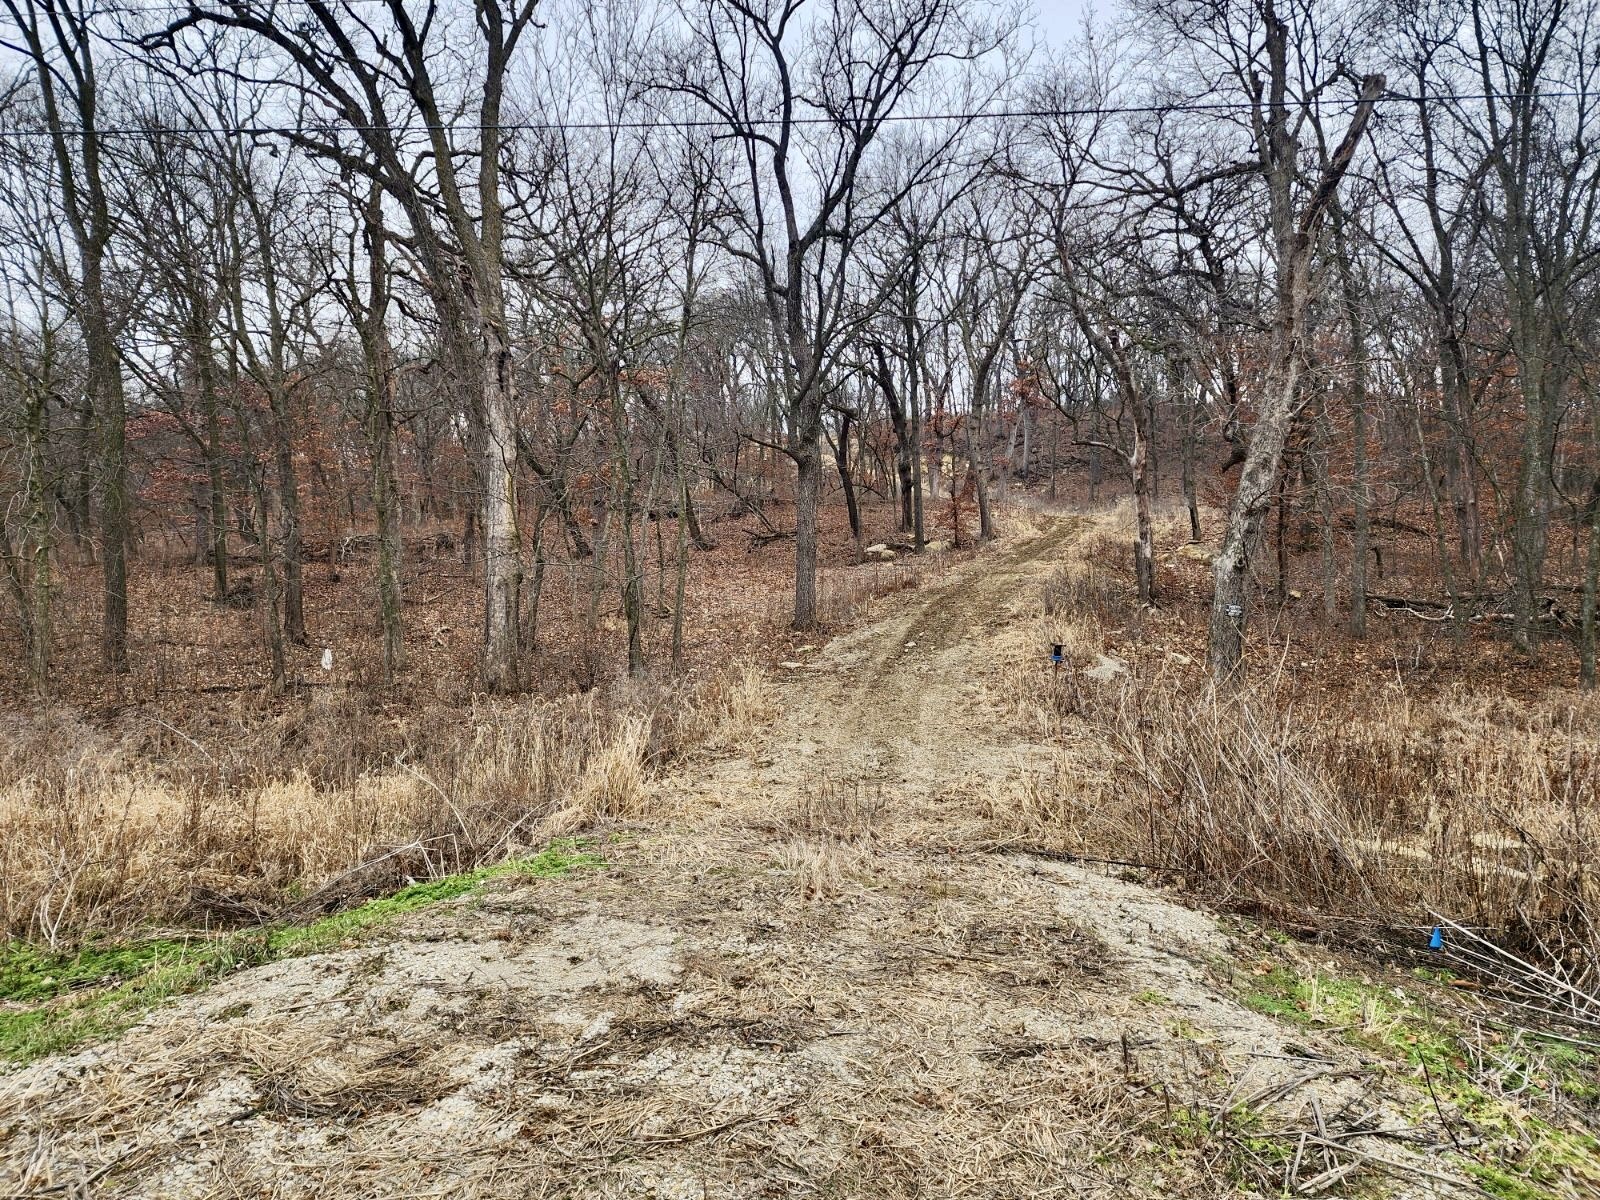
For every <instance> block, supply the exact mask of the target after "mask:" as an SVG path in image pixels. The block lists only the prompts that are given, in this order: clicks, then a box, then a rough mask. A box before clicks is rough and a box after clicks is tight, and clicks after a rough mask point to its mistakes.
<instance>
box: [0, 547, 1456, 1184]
mask: <svg viewBox="0 0 1600 1200" xmlns="http://www.w3.org/2000/svg"><path fill="white" fill-rule="evenodd" d="M1079 528H1080V526H1079V523H1078V522H1077V521H1076V520H1075V519H1073V518H1070V517H1044V516H1040V517H1038V518H1035V519H1033V521H1032V524H1031V527H1030V528H1026V529H1023V530H1019V531H1017V532H1015V533H1013V534H1012V535H1010V536H1008V537H1007V538H1006V539H1005V540H1004V541H1003V542H1002V543H1001V544H1000V545H999V546H997V547H995V548H993V549H991V550H989V551H987V552H986V553H984V554H983V555H981V556H979V557H978V558H977V559H975V560H974V561H972V562H971V563H968V564H965V565H963V566H961V567H959V568H956V569H953V570H951V571H949V572H947V573H946V574H944V575H943V576H942V577H940V578H938V579H937V580H935V581H933V582H929V583H927V584H925V585H924V586H923V587H921V588H920V589H918V590H915V591H912V592H908V593H904V594H901V595H898V596H895V597H892V598H890V599H889V600H886V601H882V602H880V603H879V604H878V606H877V608H876V611H875V612H873V613H872V614H870V615H869V617H868V618H867V619H865V620H864V621H862V622H861V623H860V624H859V625H858V626H857V627H856V628H855V629H853V630H852V631H850V632H848V633H847V634H845V635H843V636H841V637H839V638H836V639H835V640H834V641H833V642H832V643H830V644H829V645H828V646H827V647H826V648H825V649H815V650H808V651H806V652H804V653H803V654H802V655H801V656H800V657H799V658H798V659H796V660H794V661H796V662H799V663H801V665H798V666H791V667H786V668H784V670H783V673H782V675H781V677H780V678H779V679H778V681H777V684H778V689H779V692H780V706H781V713H780V715H779V716H778V717H776V718H775V719H774V721H773V722H772V724H771V726H770V728H768V729H766V730H764V731H760V732H759V733H754V732H753V733H752V737H751V747H750V749H749V752H748V753H747V754H743V755H740V756H738V757H733V758H723V759H720V760H715V761H706V762H701V763H698V764H695V765H694V766H693V767H692V768H690V769H686V770H684V771H683V772H682V773H681V774H680V775H679V776H678V777H676V778H673V779H669V780H667V781H666V782H665V783H664V784H663V785H662V796H661V803H660V811H662V812H664V813H668V814H672V815H671V816H670V818H668V819H666V820H665V821H663V822H662V823H658V824H656V825H653V826H650V827H645V828H636V829H630V830H625V831H619V833H618V834H615V835H613V837H612V840H611V841H610V842H608V843H607V844H606V845H605V846H604V847H603V852H604V853H605V855H606V857H607V859H608V862H609V864H610V865H609V866H608V868H607V869H605V870H603V871H597V872H593V873H590V874H586V875H583V876H581V877H573V878H569V879H567V880H562V881H555V882H549V881H546V882H529V883H524V884H516V883H512V884H508V885H506V886H503V887H499V888H496V889H494V890H491V891H489V892H487V893H486V894H483V895H478V896H474V897H470V898H468V899H467V900H464V901H462V902H458V903H455V904H452V905H449V906H444V907H440V908H436V909H433V910H429V911H428V912H426V913H424V914H422V915H420V916H418V917H416V918H415V919H413V920H411V921H410V922H409V923H408V924H406V925H405V926H404V927H403V928H401V929H398V930H394V931H390V932H389V933H387V934H385V935H383V937H382V939H381V940H378V941H375V942H373V943H371V944H365V945H361V946H356V947H351V948H348V949H343V950H340V951H337V952H335V953H330V954H324V955H318V956H313V957H308V958H302V959H297V960H292V961H286V962H280V963H277V964H274V965H272V966H269V967H265V968H261V969H258V970H254V971H249V972H245V973H241V974H238V975H235V976H233V977H231V978H229V979H228V980H226V981H225V982H223V983H222V984H220V985H218V986H217V987H214V988H213V989H211V990H210V991H208V992H206V993H205V994H203V995H200V996H196V997H193V998H190V999H188V1000H186V1001H184V1002H181V1003H178V1004H175V1005H173V1006H171V1007H169V1008H166V1009H164V1010H162V1011H160V1012H159V1013H157V1014H155V1015H154V1016H153V1017H152V1018H151V1019H149V1020H148V1021H146V1022H145V1024H143V1025H142V1026H140V1027H139V1028H137V1029H135V1030H133V1031H131V1032H130V1033H128V1034H127V1035H126V1036H124V1037H123V1038H122V1039H121V1040H119V1041H118V1042H116V1043H115V1044H112V1045H108V1046H103V1047H99V1048H95V1049H92V1050H89V1051H86V1052H83V1053H80V1054H77V1055H73V1056H71V1057H66V1058H62V1059H58V1060H54V1061H50V1062H46V1063H42V1064H39V1065H36V1066H34V1067H32V1068H30V1069H28V1070H26V1071H23V1072H20V1073H17V1074H15V1075H12V1076H10V1077H7V1078H4V1079H0V1160H3V1164H4V1165H3V1166H0V1191H3V1192H8V1193H19V1194H23V1195H38V1196H44V1195H53V1196H78V1195H90V1194H93V1195H105V1196H144V1197H174V1198H178V1197H183V1198H191V1197H193V1198H199V1197H235V1196H251V1197H256V1196H261V1197H265V1196H271V1197H358V1196H361V1197H365V1196H386V1197H387V1196H394V1197H400V1196H459V1197H468V1196H472V1197H503V1196H584V1197H603V1196H638V1197H651V1196H653V1197H682V1198H688V1197H762V1196H884V1197H897V1196H907V1197H910V1196H981V1197H1004V1196H1017V1197H1021V1196H1028V1197H1038V1196H1049V1195H1070V1196H1091V1197H1100V1196H1104V1197H1108V1198H1109V1197H1125V1196H1129V1195H1162V1196H1167V1195H1170V1196H1187V1195H1193V1196H1210V1195H1216V1194H1218V1192H1219V1190H1221V1189H1226V1190H1229V1191H1232V1192H1233V1193H1234V1194H1238V1193H1239V1191H1241V1190H1243V1191H1244V1192H1245V1193H1246V1194H1249V1191H1250V1189H1251V1187H1252V1186H1253V1185H1252V1184H1251V1183H1250V1182H1249V1178H1248V1173H1246V1174H1245V1175H1244V1176H1241V1175H1240V1173H1239V1168H1238V1165H1237V1164H1236V1163H1233V1162H1232V1161H1231V1160H1230V1159H1229V1158H1228V1155H1229V1153H1230V1151H1229V1150H1228V1147H1229V1146H1231V1145H1234V1144H1235V1142H1234V1141H1230V1140H1229V1139H1227V1138H1225V1137H1222V1136H1219V1135H1217V1133H1216V1132H1215V1130H1216V1125H1217V1121H1218V1120H1219V1119H1220V1120H1223V1121H1226V1120H1227V1118H1226V1117H1220V1118H1219V1116H1218V1114H1226V1113H1230V1112H1237V1111H1249V1112H1252V1113H1256V1114H1261V1115H1260V1116H1259V1117H1258V1118H1253V1119H1259V1120H1261V1121H1263V1122H1266V1121H1269V1120H1270V1122H1273V1123H1275V1126H1276V1125H1284V1124H1291V1125H1292V1124H1293V1123H1294V1122H1295V1121H1301V1122H1302V1123H1303V1125H1304V1126H1305V1128H1307V1129H1312V1130H1316V1129H1321V1130H1324V1131H1327V1130H1329V1129H1335V1130H1348V1129H1351V1128H1366V1129H1381V1128H1382V1127H1383V1126H1384V1125H1385V1123H1386V1122H1387V1123H1394V1122H1398V1121H1399V1120H1400V1118H1399V1116H1398V1115H1397V1114H1396V1113H1395V1112H1393V1111H1391V1109H1390V1106H1389V1105H1386V1104H1385V1102H1384V1100H1383V1098H1382V1097H1381V1096H1379V1095H1377V1094H1375V1093H1374V1091H1373V1087H1374V1085H1373V1083H1372V1081H1371V1079H1370V1077H1369V1074H1368V1073H1367V1072H1364V1071H1363V1070H1362V1064H1361V1063H1360V1062H1359V1061H1358V1060H1357V1058H1356V1057H1355V1056H1354V1055H1353V1054H1352V1052H1351V1051H1350V1050H1348V1049H1347V1048H1344V1047H1341V1046H1337V1045H1334V1044H1331V1043H1328V1044H1324V1043H1322V1042H1319V1041H1318V1042H1314V1041H1313V1040H1312V1039H1310V1038H1309V1037H1308V1035H1307V1034H1306V1033H1305V1032H1304V1031H1303V1030H1298V1029H1291V1028H1289V1027H1287V1026H1280V1025H1279V1024H1278V1023H1277V1022H1275V1021H1274V1020H1272V1019H1270V1018H1268V1017H1264V1016H1261V1015H1259V1014H1257V1013H1255V1012H1253V1011H1251V1010H1249V1009H1247V1008H1245V1007H1243V1006H1242V1005H1241V1004H1240V1003H1239V1002H1238V1001H1237V1000H1236V999H1235V998H1234V997H1235V995H1236V989H1235V988H1234V987H1233V986H1231V985H1230V984H1229V982H1228V980H1229V976H1230V975H1232V974H1234V973H1235V972H1237V971H1241V970H1245V971H1247V970H1248V968H1247V967H1241V966H1240V965H1239V957H1240V954H1241V950H1240V948H1239V947H1238V946H1236V945H1235V944H1233V942H1232V940H1231V939H1230V937H1229V935H1228V934H1227V933H1226V932H1225V930H1224V928H1223V927H1222V926H1221V925H1219V923H1218V922H1217V921H1216V920H1214V919H1212V918H1211V917H1210V916H1208V915H1206V914H1204V913H1200V912H1196V911H1194V910H1192V909H1190V908H1187V907H1184V906H1182V905H1181V904H1179V903H1177V902H1176V901H1175V900H1174V899H1172V898H1170V897H1168V896H1166V895H1164V894H1162V893H1159V892H1156V891H1153V890H1150V889H1149V888H1146V887H1144V886H1141V885H1140V884H1138V883H1134V882H1128V881H1125V880H1123V879H1120V878H1116V877H1113V876H1109V875H1107V874H1104V873H1101V872H1098V871H1094V870H1090V869H1086V868H1080V867H1075V866H1071V865H1067V864H1063V863H1059V862H1047V861H1043V860H1040V859H1037V858H1033V857H1030V856H1028V855H1026V854H1018V853H1008V852H1006V851H1005V850H1003V849H997V848H996V847H995V846H994V845H993V843H992V841H990V842H987V843H986V842H985V841H984V839H982V838H981V837H979V836H977V831H978V830H980V829H981V828H982V827H983V824H984V814H985V813H987V812H990V811H992V810H993V809H994V807H995V806H998V805H1003V804H1005V803H1006V802H1007V799H1008V797H1009V796H1011V795H1013V794H1014V793H1015V792H1016V791H1017V790H1018V789H1022V788H1025V787H1026V786H1027V785H1028V783H1029V781H1030V779H1032V778H1034V777H1035V776H1036V775H1037V774H1038V773H1040V772H1043V771H1044V770H1046V769H1047V766H1048V761H1047V760H1048V756H1047V754H1046V751H1045V748H1044V747H1040V746H1036V745H1033V744H1030V743H1029V741H1028V740H1027V739H1026V737H1025V736H1024V735H1023V734H1022V733H1021V732H1020V727H1019V723H1018V722H1017V720H1016V719H1014V718H1013V717H1011V716H1009V715H1008V713H1009V712H1010V711H1011V710H1010V708H1009V706H1008V705H1007V704H1006V702H1005V701H1006V697H1005V696H1004V695H1003V694H1002V693H1001V691H1000V690H999V688H998V687H997V685H996V681H997V680H1002V679H1004V678H1007V677H1013V678H1014V673H1015V666H1016V664H1017V663H1018V662H1022V663H1031V662H1033V661H1037V662H1038V664H1039V667H1038V669H1040V670H1048V669H1049V667H1048V665H1047V664H1046V663H1045V661H1044V654H1045V653H1046V651H1047V647H1045V646H1043V645H1038V644H1035V642H1036V640H1037V637H1038V633H1039V626H1038V622H1037V621H1036V619H1035V618H1034V617H1033V614H1034V613H1036V612H1037V609H1038V601H1037V595H1038V591H1037V588H1038V582H1039V579H1040V577H1041V576H1042V575H1043V574H1044V573H1045V572H1047V571H1048V569H1049V567H1050V565H1051V564H1052V562H1053V561H1055V559H1056V557H1057V556H1058V555H1059V554H1060V553H1061V551H1062V548H1063V547H1064V546H1065V545H1066V544H1068V543H1069V541H1070V539H1071V538H1072V537H1073V536H1074V534H1075V532H1076V531H1077V530H1078V529H1079ZM1005 667H1009V668H1010V673H1009V675H1008V671H1007V670H1003V669H1002V668H1005ZM1185 1130H1188V1131H1189V1132H1185ZM1348 1144H1349V1145H1350V1146H1351V1147H1352V1153H1351V1155H1348V1156H1346V1157H1345V1158H1344V1159H1343V1160H1340V1161H1342V1162H1343V1163H1345V1164H1346V1166H1348V1167H1349V1168H1350V1169H1351V1171H1354V1169H1355V1168H1356V1167H1360V1168H1362V1170H1361V1172H1360V1174H1361V1178H1360V1187H1361V1188H1362V1189H1364V1191H1363V1194H1366V1195H1373V1194H1378V1195H1391V1194H1393V1195H1399V1194H1405V1195H1422V1194H1433V1192H1434V1191H1435V1190H1438V1191H1439V1192H1440V1194H1443V1193H1444V1192H1445V1191H1447V1190H1449V1185H1448V1184H1446V1183H1445V1182H1444V1181H1443V1180H1442V1178H1434V1177H1432V1176H1430V1175H1428V1174H1426V1173H1423V1174H1419V1173H1418V1172H1417V1171H1415V1170H1408V1171H1407V1172H1405V1175H1404V1177H1403V1178H1402V1176H1401V1174H1400V1173H1398V1172H1396V1171H1395V1170H1393V1169H1390V1168H1386V1167H1385V1166H1384V1165H1383V1163H1384V1161H1400V1160H1401V1159H1402V1157H1403V1155H1404V1153H1405V1151H1404V1149H1403V1147H1401V1146H1399V1145H1397V1144H1396V1143H1395V1142H1393V1141H1392V1140H1384V1139H1380V1138H1376V1137H1375V1138H1371V1139H1360V1138H1357V1139H1355V1140H1353V1141H1350V1142H1349V1143H1348ZM1315 1158H1316V1155H1315V1153H1314V1152H1311V1156H1310V1157H1308V1158H1306V1159H1305V1161H1304V1163H1303V1164H1302V1163H1301V1162H1300V1161H1299V1160H1298V1159H1297V1160H1296V1163H1295V1164H1294V1166H1293V1171H1294V1178H1295V1179H1296V1180H1298V1181H1300V1182H1306V1181H1309V1180H1312V1178H1313V1177H1314V1176H1315V1175H1316V1174H1317V1173H1318V1172H1317V1170H1316V1169H1313V1167H1312V1163H1313V1160H1314V1159H1315ZM1372 1160H1377V1161H1372ZM1411 1165H1413V1166H1414V1165H1415V1164H1414V1163H1413V1164H1411ZM1284 1169H1285V1170H1286V1171H1287V1170H1289V1168H1288V1167H1287V1166H1285V1168H1284ZM1427 1169H1428V1170H1429V1171H1432V1172H1439V1171H1442V1170H1443V1168H1441V1167H1439V1166H1438V1165H1437V1164H1432V1165H1430V1166H1429V1167H1428V1168H1427ZM1343 1182H1344V1180H1343V1177H1342V1176H1341V1177H1340V1178H1339V1179H1334V1180H1330V1181H1328V1184H1327V1186H1329V1187H1331V1188H1332V1189H1333V1190H1332V1192H1331V1193H1330V1194H1337V1190H1338V1187H1339V1186H1342V1184H1343Z"/></svg>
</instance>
